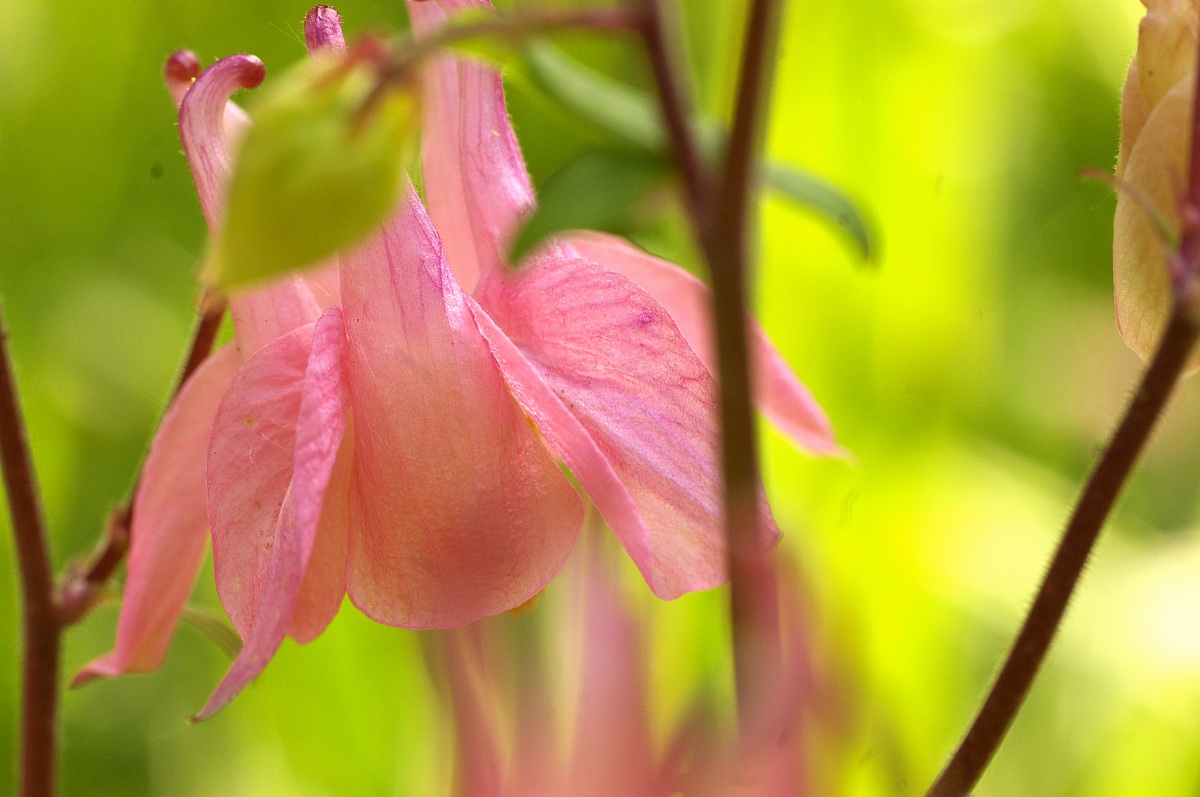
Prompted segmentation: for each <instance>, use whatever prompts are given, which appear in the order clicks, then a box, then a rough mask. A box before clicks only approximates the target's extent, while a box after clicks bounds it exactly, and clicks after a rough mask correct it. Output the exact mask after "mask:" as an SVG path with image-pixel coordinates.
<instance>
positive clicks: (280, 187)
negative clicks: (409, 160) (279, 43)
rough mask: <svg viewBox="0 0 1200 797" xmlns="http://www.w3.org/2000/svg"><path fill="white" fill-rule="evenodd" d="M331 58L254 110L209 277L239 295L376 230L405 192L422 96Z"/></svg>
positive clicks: (302, 69) (300, 72)
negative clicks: (379, 85)
mask: <svg viewBox="0 0 1200 797" xmlns="http://www.w3.org/2000/svg"><path fill="white" fill-rule="evenodd" d="M376 81H377V78H376V73H375V72H374V70H372V69H371V68H369V67H368V66H364V65H361V64H360V65H353V66H352V65H350V64H348V63H347V62H345V61H344V60H342V58H341V57H335V56H330V57H327V58H323V59H319V60H316V61H313V62H311V63H305V64H302V65H299V66H297V67H296V68H293V69H292V70H291V71H290V72H288V73H287V74H285V75H284V76H283V77H282V78H281V79H280V80H279V81H278V82H276V83H275V84H274V85H273V86H272V87H271V88H270V89H269V90H268V91H267V93H266V94H264V95H263V97H262V99H261V101H260V102H259V103H258V104H257V106H256V107H255V108H254V109H253V111H252V113H251V119H252V121H253V125H252V126H251V128H250V130H249V131H248V132H247V134H246V138H245V140H244V141H243V143H242V148H241V152H240V155H239V156H238V159H237V162H236V163H235V164H234V170H233V175H232V177H231V179H230V184H229V201H228V209H227V212H226V215H225V219H224V222H223V225H222V228H221V230H220V232H219V235H218V238H217V244H216V249H215V252H214V257H213V259H212V261H211V266H210V270H209V274H208V277H209V279H210V281H211V282H212V283H213V284H214V285H215V286H216V287H218V288H222V289H225V290H231V289H238V288H242V287H246V286H249V285H252V284H254V283H257V282H261V281H264V280H267V279H270V278H272V277H276V276H279V275H281V274H284V273H286V272H289V271H295V270H297V269H300V268H304V267H305V266H309V265H315V264H316V263H318V262H320V261H321V260H324V259H325V258H327V257H329V256H330V255H332V254H334V253H335V252H336V251H338V250H339V249H343V248H346V247H348V246H351V245H353V244H355V243H356V242H357V241H358V240H359V239H361V238H363V237H365V236H366V235H367V234H368V233H370V232H371V231H372V230H373V229H375V228H376V227H377V226H378V225H379V224H380V223H381V222H382V221H383V220H384V219H385V218H386V216H387V214H388V211H389V210H390V209H391V208H392V206H393V205H394V204H395V202H396V200H397V198H398V196H399V193H400V190H401V187H402V186H403V160H404V157H403V156H404V152H405V148H406V144H407V141H408V140H409V139H410V138H411V137H412V136H413V135H414V134H415V131H416V128H417V122H418V120H417V113H418V111H417V100H416V92H415V90H414V89H413V88H412V87H410V86H401V87H397V88H391V89H389V90H388V91H387V92H386V93H385V94H383V95H381V96H379V97H377V98H376V99H377V101H376V102H374V103H373V104H372V105H371V106H370V109H369V111H367V112H364V111H363V103H364V100H365V99H366V98H367V96H368V94H370V92H371V90H372V88H373V87H374V86H375V85H376Z"/></svg>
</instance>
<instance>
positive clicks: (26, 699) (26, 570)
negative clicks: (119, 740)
mask: <svg viewBox="0 0 1200 797" xmlns="http://www.w3.org/2000/svg"><path fill="white" fill-rule="evenodd" d="M7 341H8V333H7V332H6V330H5V328H4V325H3V321H2V320H0V462H2V464H3V469H4V489H5V493H6V495H7V497H8V512H9V516H10V518H11V519H12V527H13V536H14V538H15V541H16V550H17V563H18V567H19V569H20V574H21V598H22V603H23V608H24V613H23V617H22V624H23V646H24V660H23V667H22V688H21V763H20V794H21V795H22V797H50V795H53V794H54V781H55V765H56V761H57V744H58V693H59V689H58V671H59V654H60V650H61V642H62V625H61V623H60V622H59V617H58V607H57V605H56V603H55V597H54V575H53V569H52V566H51V563H50V547H49V543H48V541H47V537H46V521H45V517H44V515H43V514H42V507H41V499H40V497H39V494H38V488H37V478H36V476H35V474H34V468H33V457H32V455H31V454H30V451H29V439H28V435H27V433H26V431H25V419H24V416H23V415H22V413H21V405H20V400H19V398H18V396H17V385H16V379H15V377H14V375H13V369H12V362H11V360H10V359H9V355H8V342H7Z"/></svg>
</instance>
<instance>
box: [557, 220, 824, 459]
mask: <svg viewBox="0 0 1200 797" xmlns="http://www.w3.org/2000/svg"><path fill="white" fill-rule="evenodd" d="M566 243H567V244H568V245H569V246H570V247H571V248H573V249H574V250H575V251H576V252H578V253H579V255H580V256H581V257H583V258H585V259H587V260H591V261H593V262H595V263H599V264H601V265H603V266H606V267H607V268H611V269H612V270H613V271H616V272H617V273H619V274H623V275H624V276H626V277H628V278H629V279H630V280H633V282H634V283H636V284H637V285H638V287H640V288H641V289H642V290H644V291H646V292H647V293H649V294H650V295H651V296H653V297H654V299H655V300H656V301H657V302H658V303H659V304H661V305H662V306H663V307H664V308H666V311H667V312H668V313H670V315H671V318H672V319H673V320H674V321H675V323H676V325H678V327H679V331H680V332H682V333H683V336H684V338H686V339H687V342H688V344H690V345H691V347H692V350H693V351H695V352H696V354H697V355H699V357H700V359H701V361H702V362H703V363H704V365H705V367H707V368H708V372H709V373H710V374H713V375H714V376H716V375H717V352H716V346H715V342H714V340H713V333H712V291H711V289H710V288H709V287H708V286H707V285H705V284H704V283H703V282H701V281H700V280H698V279H696V277H694V276H692V275H691V274H689V273H688V272H686V271H684V270H683V269H682V268H680V267H679V266H676V265H675V264H673V263H668V262H667V261H665V260H661V259H659V258H657V257H654V256H652V255H649V254H647V253H645V252H643V251H642V250H641V249H638V248H637V247H635V246H633V245H632V244H630V243H629V242H627V241H624V240H622V239H620V238H617V237H615V236H611V235H604V234H603V233H596V232H578V233H572V234H571V235H570V236H568V238H567V239H566ZM749 332H750V336H751V337H750V342H751V345H752V346H753V355H754V357H755V358H756V359H755V363H756V368H755V384H754V392H755V398H756V400H757V403H758V405H759V407H760V408H761V409H762V411H763V412H764V413H766V415H767V417H769V418H770V419H771V420H772V421H774V422H775V425H776V426H778V427H779V428H780V429H781V430H782V431H783V432H784V433H785V434H787V435H788V436H790V437H791V438H792V440H794V441H795V442H796V443H797V445H799V446H801V447H802V448H804V449H805V450H807V451H810V452H812V453H814V454H836V453H839V452H840V451H841V449H840V448H839V447H838V445H837V443H836V442H835V441H834V436H833V427H832V426H830V423H829V419H828V418H827V417H826V416H825V413H824V411H823V410H822V409H821V407H820V405H818V404H817V402H816V399H814V398H813V397H812V394H811V393H809V392H808V390H807V389H806V388H805V387H804V385H802V384H801V383H800V380H799V379H797V378H796V375H795V373H794V372H793V371H792V369H791V367H790V366H789V365H788V364H787V361H785V360H784V359H783V356H782V355H780V353H779V351H778V350H777V349H776V348H775V344H773V343H772V342H771V339H770V338H769V337H767V333H766V332H765V331H764V330H763V328H762V326H761V325H759V323H758V322H757V321H755V320H754V319H750V329H749Z"/></svg>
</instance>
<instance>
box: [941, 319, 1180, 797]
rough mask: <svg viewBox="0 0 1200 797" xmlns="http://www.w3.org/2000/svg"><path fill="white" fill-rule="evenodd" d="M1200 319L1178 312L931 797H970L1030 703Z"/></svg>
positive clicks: (1164, 404)
mask: <svg viewBox="0 0 1200 797" xmlns="http://www.w3.org/2000/svg"><path fill="white" fill-rule="evenodd" d="M1193 313H1194V311H1193V310H1192V309H1190V308H1188V307H1185V306H1184V305H1182V304H1177V305H1176V307H1175V310H1174V312H1173V313H1172V315H1171V319H1170V322H1169V323H1168V325H1167V330H1166V333H1165V334H1164V335H1163V339H1162V343H1161V344H1160V345H1159V348H1158V351H1157V352H1156V353H1155V355H1154V359H1153V360H1152V361H1151V363H1150V367H1149V369H1148V370H1147V371H1146V374H1145V376H1144V377H1143V378H1142V382H1141V385H1140V386H1139V387H1138V390H1137V393H1136V394H1135V395H1134V397H1133V401H1132V402H1131V403H1130V405H1129V409H1128V410H1127V411H1126V413H1125V417H1124V418H1123V419H1122V420H1121V424H1120V426H1118V427H1117V431H1116V434H1114V435H1113V438H1112V442H1110V443H1109V445H1108V448H1107V449H1106V450H1105V452H1104V455H1103V456H1102V457H1101V459H1100V461H1099V463H1097V465H1096V469H1095V470H1094V471H1093V472H1092V475H1091V478H1090V479H1088V482H1087V486H1086V487H1085V488H1084V490H1083V494H1082V496H1081V497H1080V499H1079V503H1078V504H1077V505H1076V507H1075V511H1074V512H1073V513H1072V514H1071V519H1070V521H1069V522H1068V524H1067V529H1066V531H1065V532H1064V533H1063V537H1062V540H1061V542H1059V545H1058V549H1057V550H1056V551H1055V552H1054V558H1053V559H1052V560H1051V563H1050V568H1049V569H1048V570H1047V571H1046V576H1045V578H1044V579H1043V580H1042V585H1041V588H1040V589H1039V590H1038V593H1037V597H1036V598H1035V599H1034V602H1033V605H1032V606H1031V607H1030V609H1029V614H1028V615H1027V616H1026V618H1025V622H1024V623H1023V624H1022V626H1021V630H1020V633H1018V634H1017V638H1016V641H1015V642H1014V643H1013V646H1012V650H1011V651H1010V652H1009V654H1008V657H1007V658H1006V659H1005V661H1004V666H1003V667H1002V668H1001V669H1000V674H999V675H998V676H997V677H996V681H995V683H994V684H993V686H992V688H991V690H990V691H989V693H988V696H987V699H986V700H985V701H984V704H983V707H982V708H980V710H979V713H978V715H977V716H976V717H975V721H974V722H973V723H972V724H971V728H970V729H969V730H968V731H967V734H966V736H964V737H963V740H962V743H961V744H960V745H959V747H958V749H957V750H956V751H955V753H954V756H953V757H952V758H951V759H950V761H949V763H948V764H947V765H946V767H945V769H944V770H943V771H942V774H941V775H940V776H939V777H938V779H937V781H936V782H935V783H934V784H933V786H932V787H931V788H930V790H929V797H962V796H963V795H966V794H969V793H970V791H971V789H972V788H974V786H975V784H976V783H978V781H979V778H980V777H981V776H982V775H983V772H984V770H985V769H986V768H987V766H988V764H989V763H990V761H991V760H992V756H993V755H994V754H995V752H996V750H997V748H998V747H999V746H1000V742H1001V741H1002V740H1003V738H1004V735H1005V733H1007V731H1008V728H1009V726H1010V725H1011V724H1012V721H1013V718H1014V717H1015V716H1016V714H1017V711H1018V710H1019V709H1020V707H1021V704H1022V703H1023V702H1024V700H1025V696H1026V694H1027V693H1028V692H1029V687H1030V685H1031V684H1032V683H1033V679H1034V677H1035V676H1036V675H1037V672H1038V670H1039V668H1040V667H1041V663H1042V661H1043V660H1044V659H1045V657H1046V652H1047V651H1048V650H1049V648H1050V644H1051V642H1053V640H1054V636H1055V633H1056V632H1057V631H1058V628H1059V626H1060V625H1061V624H1062V619H1063V615H1064V614H1065V613H1066V610H1067V604H1068V602H1069V601H1070V599H1071V595H1072V594H1073V593H1074V591H1075V586H1076V584H1077V583H1078V581H1079V577H1080V575H1081V574H1082V572H1083V568H1084V565H1085V564H1086V563H1087V560H1088V557H1089V556H1090V554H1091V551H1092V548H1093V547H1094V546H1095V543H1096V539H1097V538H1098V537H1099V535H1100V530H1101V529H1102V528H1103V526H1104V521H1105V520H1106V519H1107V518H1108V514H1109V511H1110V510H1111V509H1112V506H1113V503H1114V502H1115V501H1116V499H1117V496H1118V495H1119V494H1120V492H1121V487H1122V486H1123V485H1124V484H1125V480H1126V479H1127V478H1128V477H1129V473H1130V471H1131V470H1132V469H1133V466H1134V464H1135V463H1136V462H1137V458H1138V456H1139V454H1141V452H1142V449H1143V448H1144V447H1145V444H1146V441H1147V440H1148V439H1149V437H1150V433H1151V431H1152V430H1153V428H1154V424H1155V422H1156V421H1157V420H1158V418H1159V416H1160V415H1161V414H1162V411H1163V409H1164V407H1165V406H1166V404H1167V400H1168V399H1169V398H1170V396H1171V392H1172V390H1173V389H1174V387H1175V384H1176V383H1177V382H1178V380H1179V377H1180V375H1181V374H1182V373H1183V370H1184V367H1185V366H1186V365H1187V362H1188V358H1189V355H1190V354H1191V352H1192V349H1193V348H1194V344H1195V342H1196V338H1197V334H1198V333H1200V329H1198V328H1197V325H1196V321H1195V318H1194V316H1193Z"/></svg>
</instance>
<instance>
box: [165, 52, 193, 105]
mask: <svg viewBox="0 0 1200 797" xmlns="http://www.w3.org/2000/svg"><path fill="white" fill-rule="evenodd" d="M200 69H201V68H200V59H199V58H197V57H196V54H195V53H194V52H192V51H191V50H176V51H175V52H173V53H171V56H170V58H168V59H167V63H166V64H164V65H163V79H164V80H166V81H167V88H169V89H170V90H171V94H172V95H173V96H174V97H175V102H176V103H178V102H180V101H181V100H182V99H183V95H184V94H187V90H188V89H189V88H191V86H192V83H193V82H195V80H196V78H197V77H199V76H200Z"/></svg>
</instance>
